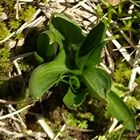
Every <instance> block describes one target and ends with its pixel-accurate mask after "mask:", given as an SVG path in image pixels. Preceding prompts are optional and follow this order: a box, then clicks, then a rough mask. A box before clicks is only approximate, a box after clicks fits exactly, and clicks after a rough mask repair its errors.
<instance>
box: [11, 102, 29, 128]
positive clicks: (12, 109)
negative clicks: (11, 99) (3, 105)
mask: <svg viewBox="0 0 140 140" xmlns="http://www.w3.org/2000/svg"><path fill="white" fill-rule="evenodd" d="M9 107H10V109H11V111H13V112H15V111H16V110H15V109H14V108H13V106H12V105H11V104H9ZM17 117H18V119H19V120H20V124H21V126H22V128H23V130H26V128H27V127H26V124H25V123H24V122H23V120H22V118H21V116H20V115H19V114H17Z"/></svg>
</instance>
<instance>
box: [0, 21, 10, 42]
mask: <svg viewBox="0 0 140 140" xmlns="http://www.w3.org/2000/svg"><path fill="white" fill-rule="evenodd" d="M9 34H10V31H9V30H8V28H7V27H6V24H5V23H4V22H1V23H0V40H2V39H4V38H5V37H7V36H8V35H9Z"/></svg>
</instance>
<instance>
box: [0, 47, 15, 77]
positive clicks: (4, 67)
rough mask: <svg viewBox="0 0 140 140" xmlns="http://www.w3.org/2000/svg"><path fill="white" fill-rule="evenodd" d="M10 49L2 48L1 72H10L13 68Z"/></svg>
mask: <svg viewBox="0 0 140 140" xmlns="http://www.w3.org/2000/svg"><path fill="white" fill-rule="evenodd" d="M10 55H11V54H10V51H9V49H8V48H7V47H4V48H1V49H0V72H1V74H2V73H8V72H10V71H11V70H12V63H11V61H10Z"/></svg>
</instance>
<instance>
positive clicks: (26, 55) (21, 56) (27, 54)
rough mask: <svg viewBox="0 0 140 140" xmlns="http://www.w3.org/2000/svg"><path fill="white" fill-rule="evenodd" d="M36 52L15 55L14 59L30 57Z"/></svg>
mask: <svg viewBox="0 0 140 140" xmlns="http://www.w3.org/2000/svg"><path fill="white" fill-rule="evenodd" d="M33 53H34V52H28V53H24V54H21V55H18V56H15V57H14V58H13V60H14V61H18V60H21V59H24V58H26V57H29V56H31V55H33Z"/></svg>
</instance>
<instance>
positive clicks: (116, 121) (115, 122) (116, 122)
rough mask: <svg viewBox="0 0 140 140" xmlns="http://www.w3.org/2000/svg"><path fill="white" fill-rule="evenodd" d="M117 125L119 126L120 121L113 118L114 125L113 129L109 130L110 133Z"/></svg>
mask: <svg viewBox="0 0 140 140" xmlns="http://www.w3.org/2000/svg"><path fill="white" fill-rule="evenodd" d="M117 124H118V120H117V119H115V118H113V123H112V125H111V127H110V128H109V130H108V132H109V133H111V132H112V131H113V130H114V128H115V127H116V125H117Z"/></svg>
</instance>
